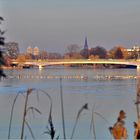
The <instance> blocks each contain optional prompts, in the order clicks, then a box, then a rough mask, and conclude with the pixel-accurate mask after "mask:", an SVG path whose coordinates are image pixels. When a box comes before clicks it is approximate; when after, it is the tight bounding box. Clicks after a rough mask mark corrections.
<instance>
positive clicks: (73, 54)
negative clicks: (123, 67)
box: [4, 37, 140, 63]
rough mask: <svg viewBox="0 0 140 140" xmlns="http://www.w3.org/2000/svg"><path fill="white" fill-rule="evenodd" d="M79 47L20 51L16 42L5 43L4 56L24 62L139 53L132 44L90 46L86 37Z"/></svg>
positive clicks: (127, 56) (132, 56)
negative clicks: (61, 52) (49, 50)
mask: <svg viewBox="0 0 140 140" xmlns="http://www.w3.org/2000/svg"><path fill="white" fill-rule="evenodd" d="M83 42H84V43H83V48H82V49H81V48H80V47H79V45H77V44H71V45H68V46H67V50H66V52H65V53H64V54H63V55H62V54H60V53H57V52H48V51H47V49H43V50H40V49H39V47H37V46H35V47H31V46H29V47H27V50H26V52H24V53H21V52H20V48H19V45H18V43H16V42H8V43H5V47H4V48H5V50H4V56H5V59H6V61H7V62H8V63H10V61H12V60H16V61H18V62H25V61H28V60H46V59H138V58H139V55H140V47H139V46H138V45H134V46H132V48H130V49H128V48H125V47H124V46H122V45H116V46H115V47H113V48H112V49H110V50H106V49H105V48H104V47H102V46H96V47H94V48H92V47H91V48H90V47H89V46H88V40H87V37H86V38H85V40H84V41H83Z"/></svg>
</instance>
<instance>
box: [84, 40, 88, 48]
mask: <svg viewBox="0 0 140 140" xmlns="http://www.w3.org/2000/svg"><path fill="white" fill-rule="evenodd" d="M84 50H88V42H87V37H86V38H85V44H84Z"/></svg>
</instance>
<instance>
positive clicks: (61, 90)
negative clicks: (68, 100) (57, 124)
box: [60, 78, 66, 139]
mask: <svg viewBox="0 0 140 140" xmlns="http://www.w3.org/2000/svg"><path fill="white" fill-rule="evenodd" d="M60 97H61V114H62V126H63V137H64V139H66V132H65V117H64V105H63V89H62V78H60Z"/></svg>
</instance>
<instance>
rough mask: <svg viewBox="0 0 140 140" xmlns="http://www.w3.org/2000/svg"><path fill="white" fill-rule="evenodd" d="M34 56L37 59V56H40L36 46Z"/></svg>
mask: <svg viewBox="0 0 140 140" xmlns="http://www.w3.org/2000/svg"><path fill="white" fill-rule="evenodd" d="M33 53H34V56H35V57H37V56H39V48H38V47H37V46H36V47H34V52H33Z"/></svg>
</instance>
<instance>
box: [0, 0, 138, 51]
mask: <svg viewBox="0 0 140 140" xmlns="http://www.w3.org/2000/svg"><path fill="white" fill-rule="evenodd" d="M139 15H140V0H0V16H2V17H4V19H5V21H4V22H3V25H2V26H4V29H6V30H7V32H6V34H5V37H6V42H9V41H15V42H18V43H19V48H20V51H21V52H24V51H26V49H27V47H28V46H31V47H32V48H34V47H35V46H38V47H39V49H40V50H43V49H45V50H46V51H48V52H59V53H64V52H66V50H67V46H69V45H71V44H78V45H79V46H80V47H81V49H82V48H83V45H84V40H85V37H87V38H88V45H89V48H92V47H96V46H102V47H104V48H105V49H107V50H109V49H111V48H113V47H114V46H116V45H123V46H124V47H126V48H131V47H132V46H133V45H140V18H139Z"/></svg>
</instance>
